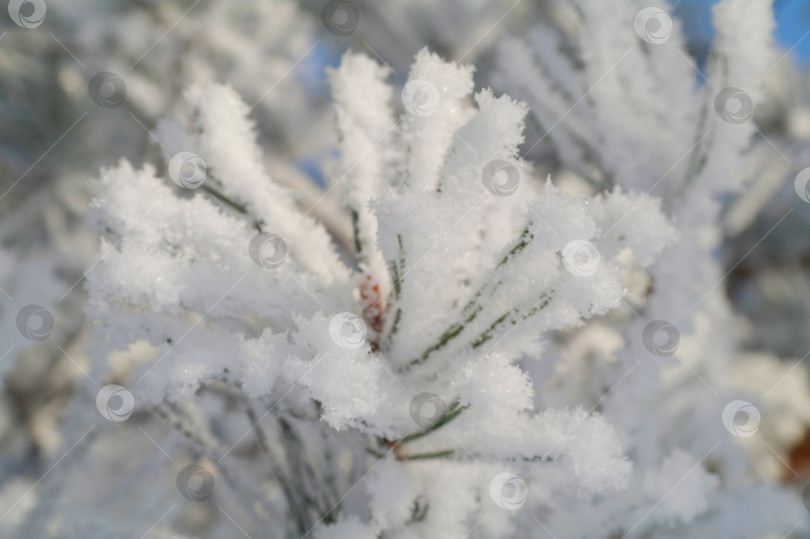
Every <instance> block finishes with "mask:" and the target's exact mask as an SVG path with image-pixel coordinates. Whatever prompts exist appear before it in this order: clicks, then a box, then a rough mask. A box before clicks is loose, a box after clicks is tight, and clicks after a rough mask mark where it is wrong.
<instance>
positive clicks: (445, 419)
mask: <svg viewBox="0 0 810 539" xmlns="http://www.w3.org/2000/svg"><path fill="white" fill-rule="evenodd" d="M467 408H469V405H465V406H460V405H459V402H458V401H455V402H454V403H453V404H452V405H450V410H448V412H447V413H446V414H444V416H442V417H441V418H440V419H439V420H438V421H437V422H436V423H435V424H433V425H431V427H430V428H428V429H425V430H423V431H421V432H415V433H413V434H409V435H407V436H405V437H404V438H402V439H401V440H400V441H399V442H397V443H398V444H406V443H408V442H412V441H414V440H418V439H419V438H422V437H424V436H427V435H428V434H430V433H431V432H435V431H437V430H439V429H440V428H442V427H443V426H445V425H446V424H447V423H449V422H450V421H452V420H453V419H455V418H456V417H458V415H459V414H460V413H461V412H462V411H463V410H465V409H467Z"/></svg>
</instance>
